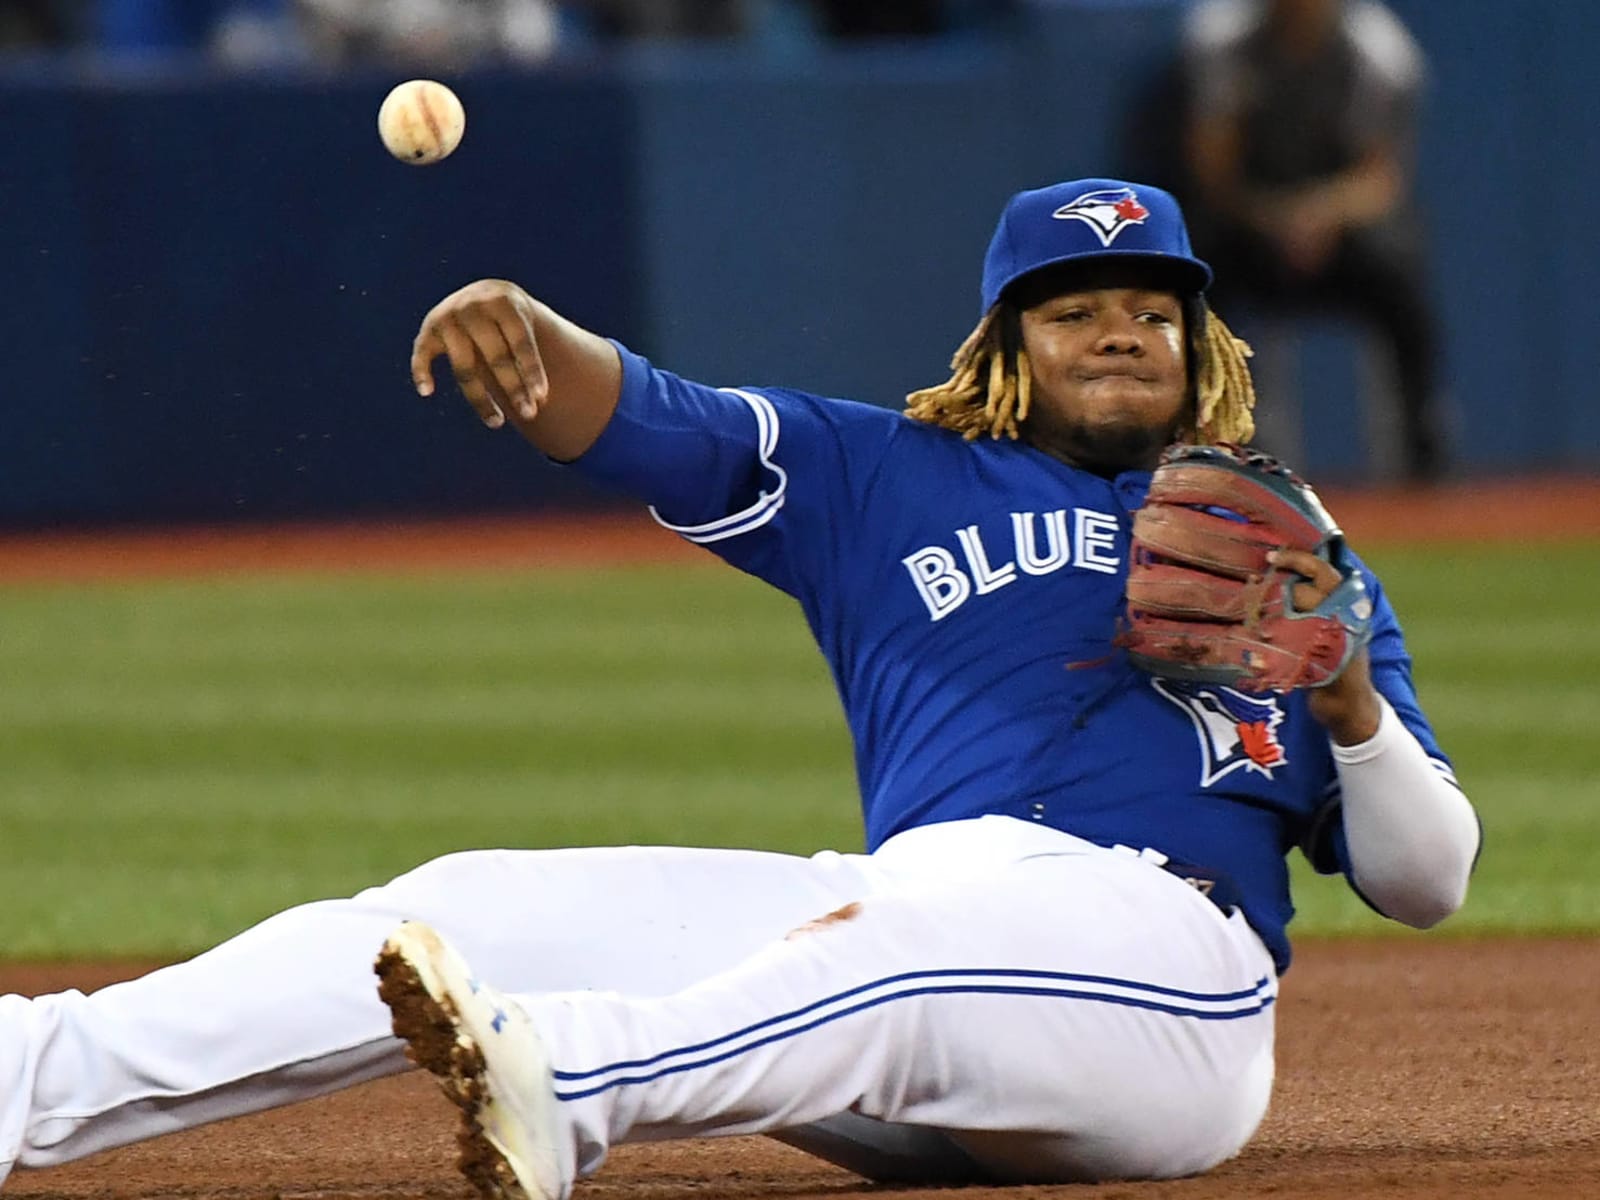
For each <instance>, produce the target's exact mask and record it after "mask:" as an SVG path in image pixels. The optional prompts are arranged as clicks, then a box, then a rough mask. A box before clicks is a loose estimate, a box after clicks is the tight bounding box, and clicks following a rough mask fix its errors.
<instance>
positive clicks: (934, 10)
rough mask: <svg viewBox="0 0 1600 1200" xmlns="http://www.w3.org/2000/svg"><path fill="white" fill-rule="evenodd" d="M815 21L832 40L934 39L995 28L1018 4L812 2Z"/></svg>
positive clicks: (997, 0)
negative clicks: (989, 26)
mask: <svg viewBox="0 0 1600 1200" xmlns="http://www.w3.org/2000/svg"><path fill="white" fill-rule="evenodd" d="M811 8H812V10H813V19H814V20H815V22H816V24H817V26H818V27H819V29H820V30H821V31H822V32H823V33H824V34H826V35H827V36H829V37H832V38H841V39H858V38H876V37H932V36H938V35H941V34H948V33H959V32H962V31H965V30H971V29H977V28H982V27H984V26H987V25H993V24H995V23H996V22H998V21H1001V20H1003V19H1005V18H1006V17H1008V16H1010V15H1011V14H1012V13H1013V12H1015V10H1016V8H1017V0H811Z"/></svg>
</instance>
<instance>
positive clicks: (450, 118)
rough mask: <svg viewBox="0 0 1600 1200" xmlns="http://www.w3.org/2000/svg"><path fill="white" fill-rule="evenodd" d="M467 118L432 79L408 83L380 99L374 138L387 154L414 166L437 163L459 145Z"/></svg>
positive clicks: (452, 97) (449, 93)
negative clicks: (375, 137)
mask: <svg viewBox="0 0 1600 1200" xmlns="http://www.w3.org/2000/svg"><path fill="white" fill-rule="evenodd" d="M466 128H467V114H466V110H465V109H463V108H462V107H461V101H460V100H458V99H457V98H456V94H455V93H454V92H452V91H451V90H450V89H449V88H447V87H445V85H444V84H442V83H437V82H435V81H434V80H432V79H409V80H407V81H406V82H405V83H402V84H400V85H399V86H398V87H396V88H395V89H394V90H393V91H391V92H390V93H389V94H388V95H387V96H385V97H384V100H383V106H382V107H381V108H379V109H378V136H380V137H381V138H383V144H384V146H385V147H387V148H388V151H389V153H390V154H392V155H394V156H395V157H396V158H398V159H399V160H400V161H401V162H408V163H411V164H412V165H414V166H424V165H426V164H427V163H435V162H438V161H439V160H440V159H442V158H446V157H448V156H449V154H450V152H451V151H452V150H454V149H455V148H456V147H457V146H458V145H460V144H461V135H462V134H463V133H465V132H466Z"/></svg>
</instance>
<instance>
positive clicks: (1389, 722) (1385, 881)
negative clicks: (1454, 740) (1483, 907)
mask: <svg viewBox="0 0 1600 1200" xmlns="http://www.w3.org/2000/svg"><path fill="white" fill-rule="evenodd" d="M1382 706H1383V714H1382V718H1381V721H1380V723H1379V726H1378V731H1377V733H1375V734H1374V735H1373V736H1372V737H1371V738H1370V739H1368V740H1367V741H1365V742H1362V743H1361V744H1359V745H1355V746H1340V745H1337V744H1336V745H1335V746H1334V747H1333V755H1334V762H1335V764H1336V766H1337V769H1338V772H1339V784H1340V788H1341V790H1342V791H1343V794H1344V800H1343V804H1344V828H1345V840H1346V843H1347V844H1348V846H1349V848H1350V862H1351V867H1352V873H1353V875H1354V877H1355V882H1356V886H1358V887H1359V888H1360V889H1361V892H1362V894H1363V895H1364V896H1366V898H1367V899H1368V900H1370V901H1371V902H1372V903H1373V904H1374V905H1376V906H1377V908H1378V909H1379V910H1380V911H1381V912H1383V913H1384V914H1385V915H1386V916H1389V917H1392V918H1393V919H1395V920H1397V921H1400V922H1403V923H1404V924H1406V925H1412V926H1415V927H1416V928H1418V929H1426V928H1428V927H1429V926H1432V925H1436V924H1438V923H1439V922H1440V921H1442V920H1444V918H1446V917H1448V916H1449V915H1450V914H1451V913H1453V912H1455V911H1456V909H1458V908H1460V907H1461V903H1462V901H1463V900H1465V899H1466V894H1467V879H1468V877H1469V876H1470V875H1471V873H1472V864H1473V860H1474V859H1475V858H1476V856H1477V852H1478V840H1479V836H1480V830H1479V826H1478V819H1477V816H1476V814H1474V812H1473V810H1472V805H1471V804H1470V803H1469V802H1468V800H1467V798H1466V797H1465V796H1464V795H1462V793H1461V792H1460V790H1459V789H1457V788H1456V787H1455V786H1454V785H1452V784H1451V783H1450V782H1449V781H1448V780H1446V779H1445V778H1444V777H1443V776H1441V775H1440V774H1439V772H1438V771H1437V770H1436V769H1435V767H1434V766H1433V764H1432V763H1431V762H1430V761H1429V759H1428V756H1427V754H1426V752H1424V750H1423V749H1422V745H1421V744H1420V743H1419V742H1418V741H1417V739H1416V738H1415V737H1413V736H1412V735H1411V732H1410V730H1408V729H1406V727H1405V726H1404V725H1403V724H1402V723H1401V721H1400V718H1399V717H1397V716H1396V715H1395V713H1394V710H1393V709H1392V708H1391V707H1390V706H1389V703H1388V701H1387V700H1384V701H1382Z"/></svg>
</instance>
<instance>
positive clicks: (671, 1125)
mask: <svg viewBox="0 0 1600 1200" xmlns="http://www.w3.org/2000/svg"><path fill="white" fill-rule="evenodd" d="M403 920H421V921H425V922H427V923H428V924H430V925H432V926H434V927H435V928H436V929H438V930H439V931H440V932H441V933H442V934H444V936H445V937H446V938H448V939H449V940H450V941H451V942H452V943H453V944H454V945H455V946H456V947H457V948H458V949H459V950H460V951H461V952H462V954H463V955H464V956H465V958H466V959H467V961H468V962H469V963H471V964H472V966H473V968H474V970H475V972H476V973H477V974H478V975H479V976H480V977H481V978H483V979H486V980H488V981H489V982H491V983H493V984H495V985H496V986H497V987H499V988H500V989H501V990H502V991H507V992H511V993H514V994H516V995H517V997H518V999H519V1001H520V1002H521V1003H522V1004H523V1005H524V1007H525V1008H526V1009H527V1010H528V1012H529V1013H530V1014H531V1016H532V1017H533V1019H534V1021H535V1023H536V1026H537V1027H538V1028H539V1029H540V1031H541V1032H542V1033H543V1035H544V1037H545V1039H546V1041H547V1043H548V1045H549V1048H550V1052H551V1057H552V1059H553V1061H554V1063H555V1066H556V1069H557V1094H558V1096H559V1097H560V1098H561V1103H560V1105H559V1106H558V1111H559V1112H560V1114H561V1120H562V1121H563V1122H564V1123H565V1124H566V1127H567V1128H568V1129H570V1132H571V1136H572V1139H573V1145H572V1154H571V1159H572V1161H573V1162H575V1164H576V1168H577V1171H578V1173H579V1174H580V1175H582V1174H587V1173H589V1172H591V1171H593V1170H594V1169H596V1168H597V1167H598V1166H599V1165H600V1163H601V1162H602V1160H603V1159H604V1157H605V1154H606V1151H607V1148H608V1147H609V1146H611V1145H613V1144H617V1143H620V1142H624V1141H630V1140H644V1139H661V1138H673V1137H686V1136H704V1135H716V1134H737V1133H754V1132H765V1133H773V1134H775V1135H777V1136H780V1137H782V1138H783V1140H785V1141H789V1142H791V1143H793V1144H795V1145H798V1146H800V1147H802V1148H804V1149H807V1150H810V1151H812V1152H813V1153H816V1154H819V1155H820V1156H822V1157H824V1158H827V1159H830V1160H832V1161H835V1162H838V1163H841V1164H842V1165H844V1166H847V1167H850V1168H852V1169H854V1170H857V1171H859V1172H861V1173H862V1174H865V1175H868V1176H869V1177H873V1178H878V1179H893V1180H903V1181H918V1182H940V1181H949V1182H956V1181H963V1180H974V1179H989V1180H997V1181H1039V1182H1054V1181H1071V1180H1085V1179H1112V1178H1161V1177H1171V1176H1179V1175H1186V1174H1192V1173H1195V1172H1198V1171H1202V1170H1205V1169H1206V1168H1208V1167H1211V1166H1213V1165H1215V1164H1216V1163H1218V1162H1221V1161H1222V1160H1224V1159H1226V1158H1228V1157H1230V1156H1232V1155H1233V1154H1235V1153H1237V1152H1238V1150H1239V1149H1240V1148H1241V1147H1242V1146H1243V1145H1244V1143H1245V1142H1246V1141H1247V1140H1248V1138H1249V1137H1250V1135H1251V1134H1252V1133H1253V1132H1254V1131H1255V1128H1256V1126H1257V1125H1258V1124H1259V1122H1260V1120H1261V1117H1262V1116H1263V1114H1264V1113H1265V1111H1266V1106H1267V1100H1268V1095H1269V1093H1270V1090H1271V1084H1272V1071H1273V1067H1272V1047H1273V1008H1272V1004H1273V1000H1274V998H1275V996H1276V990H1277V981H1276V978H1275V975H1274V972H1273V968H1272V963H1271V960H1270V957H1269V956H1268V954H1267V952H1266V950H1265V948H1264V947H1263V946H1262V945H1261V942H1260V940H1259V939H1258V938H1257V937H1256V936H1255V934H1254V933H1253V932H1252V931H1251V930H1250V929H1249V927H1248V926H1247V925H1246V924H1245V922H1244V920H1243V918H1242V917H1241V916H1240V915H1238V914H1237V913H1235V914H1233V915H1231V916H1226V915H1224V914H1223V912H1222V911H1221V910H1220V909H1218V908H1217V907H1216V906H1214V905H1213V904H1212V903H1211V902H1210V901H1208V900H1206V899H1205V898H1204V897H1202V896H1201V895H1200V894H1199V893H1198V892H1196V891H1195V890H1194V889H1192V888H1190V887H1188V886H1187V885H1185V884H1184V883H1183V882H1182V881H1180V880H1179V879H1177V878H1176V877H1174V876H1173V875H1171V874H1169V873H1167V872H1166V871H1164V870H1161V869H1160V868H1159V867H1157V866H1154V865H1152V864H1151V863H1150V862H1148V861H1146V860H1144V859H1141V858H1140V857H1138V856H1137V855H1136V854H1135V853H1133V852H1131V851H1130V852H1126V853H1125V852H1122V851H1120V850H1106V849H1102V848H1100V847H1096V846H1093V845H1091V844H1090V843H1087V842H1084V841H1082V840H1080V839H1078V838H1075V837H1072V836H1071V835H1068V834H1063V833H1060V832H1057V831H1055V830H1051V829H1047V828H1044V827H1042V826H1036V825H1030V824H1028V823H1026V822H1023V821H1019V820H1016V819H1013V818H1009V817H982V818H977V819H975V820H970V821H957V822H950V823H947V824H942V825H934V826H928V827H924V828H922V829H917V830H912V831H909V832H907V833H904V834H901V835H899V836H897V837H895V838H892V839H890V841H888V842H887V843H885V844H884V845H883V846H882V847H880V848H879V850H878V851H877V852H876V853H875V854H872V855H860V854H836V853H833V852H831V851H825V852H823V853H820V854H817V855H815V856H813V857H811V858H802V857H796V856H790V855H780V854H772V853H767V852H760V851H745V850H699V849H685V848H660V847H657V848H648V847H616V848H594V849H573V850H523V851H518V850H490V851H469V852H464V853H460V854H452V855H448V856H446V857H444V858H440V859H436V860H434V861H433V862H430V863H427V864H425V865H423V866H421V867H419V868H417V869H416V870H414V871H411V872H409V873H407V874H405V875H402V876H401V877H400V878H398V879H396V880H394V881H393V882H392V883H389V884H387V885H385V886H383V887H377V888H371V889H368V890H367V891H364V892H362V893H360V894H359V895H357V896H355V897H353V898H351V899H345V900H324V901H318V902H315V903H311V904H306V905H302V906H300V907H298V908H294V909H290V910H288V911H286V912H283V913H280V914H278V915H277V916H275V917H272V918H270V919H269V920H267V921H264V922H263V923H262V924H260V925H258V926H256V927H254V928H253V929H250V930H247V931H246V932H244V933H242V934H240V935H239V936H238V937H235V938H233V939H232V940H230V941H228V942H225V943H223V944H222V945H220V946H218V947H216V948H215V949H213V950H210V951H208V952H206V953H204V954H201V955H199V956H198V957H196V958H194V959H191V960H190V961H188V962H185V963H181V964H178V965H176V966H172V967H168V968H165V969H163V970H160V971H156V972H153V973H152V974H150V975H147V976H145V977H143V978H140V979H136V980H132V981H130V982H127V983H122V984H117V985H114V986H112V987H108V988H104V989H102V990H101V991H98V992H95V993H93V994H91V995H87V996H86V995H83V994H81V993H79V992H64V993H60V994H57V995H52V996H42V997H39V998H37V999H33V1000H28V999H24V998H22V997H20V996H6V997H0V1106H3V1108H0V1179H3V1178H4V1175H5V1173H6V1172H7V1171H8V1170H9V1169H10V1167H11V1166H12V1165H13V1163H14V1164H16V1165H20V1166H44V1165H48V1164H53V1163H61V1162H66V1161H69V1160H71V1159H75V1158H78V1157H81V1156H83V1155H85V1154H88V1153H91V1152H93V1151H96V1150H101V1149H105V1148H107V1147H111V1146H117V1145H123V1144H126V1143H129V1142H134V1141H139V1140H142V1139H145V1138H149V1137H153V1136H155V1135H157V1134H161V1133H166V1132H169V1131H173V1130H177V1129H184V1128H189V1127H192V1126H195V1125H199V1124H203V1123H205V1122H208V1121H214V1120H218V1119H221V1118H223V1117H231V1116H237V1115H240V1114H243V1113H248V1112H254V1111H258V1110H260V1109H264V1108H269V1107H273V1106H276V1105H281V1104H286V1103H290V1102H292V1101H296V1100H302V1099H307V1098H310V1097H312V1096H316V1095H320V1094H323V1093H326V1092H329V1091H332V1090H335V1089H337V1088H341V1087H345V1086H349V1085H351V1084H355V1083H359V1082H362V1081H364V1080H367V1079H372V1078H375V1077H378V1076H381V1075H387V1074H392V1073H395V1072H397V1071H400V1070H403V1069H405V1068H406V1066H407V1064H406V1062H405V1060H404V1058H403V1056H402V1053H401V1046H400V1043H399V1042H397V1041H396V1040H395V1039H394V1038H393V1037H392V1036H391V1034H390V1031H389V1013H388V1010H387V1009H386V1008H385V1007H384V1006H383V1005H382V1004H381V1003H380V1002H379V1001H378V999H377V993H376V990H375V980H374V976H373V974H372V961H373V957H374V955H375V953H376V951H377V949H378V947H379V946H380V945H381V944H382V943H383V941H384V939H385V938H386V937H387V935H388V934H389V933H390V932H391V931H392V930H393V929H394V927H395V926H396V925H398V924H399V923H400V922H401V921H403ZM563 1157H566V1156H565V1155H564V1156H563Z"/></svg>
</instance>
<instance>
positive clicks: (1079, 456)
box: [1024, 417, 1187, 477]
mask: <svg viewBox="0 0 1600 1200" xmlns="http://www.w3.org/2000/svg"><path fill="white" fill-rule="evenodd" d="M1186 425H1187V420H1186V418H1184V417H1179V418H1176V419H1174V420H1172V421H1169V422H1164V423H1162V424H1160V425H1149V424H1144V423H1140V422H1138V421H1136V420H1133V419H1131V418H1130V419H1126V420H1117V421H1111V422H1105V421H1102V422H1098V423H1096V424H1093V425H1091V424H1089V423H1088V422H1086V421H1060V422H1046V423H1044V424H1036V423H1035V421H1034V419H1033V418H1032V417H1030V419H1029V420H1028V421H1027V422H1026V426H1027V427H1025V431H1024V436H1026V437H1027V440H1028V441H1029V442H1030V443H1032V444H1033V445H1034V446H1036V447H1038V448H1039V449H1040V450H1043V451H1044V452H1045V453H1046V454H1050V455H1052V456H1054V457H1056V458H1059V459H1061V460H1062V461H1063V462H1067V463H1071V464H1072V465H1073V466H1075V467H1081V468H1082V469H1083V470H1085V471H1090V472H1093V473H1094V474H1096V475H1104V476H1108V477H1109V476H1112V475H1117V474H1120V473H1121V472H1123V471H1149V470H1153V469H1154V468H1155V465H1156V462H1157V461H1158V460H1159V459H1160V457H1161V452H1162V451H1163V450H1164V449H1166V448H1167V446H1169V445H1171V444H1172V443H1173V442H1174V441H1176V440H1177V439H1178V437H1179V435H1180V434H1181V433H1182V432H1183V430H1184V428H1185V426H1186ZM1030 427H1031V428H1030Z"/></svg>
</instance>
